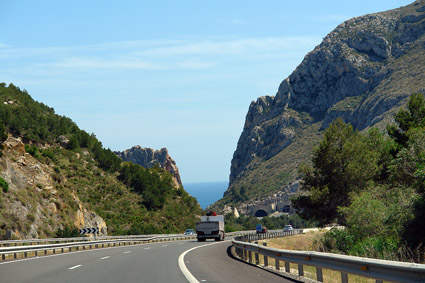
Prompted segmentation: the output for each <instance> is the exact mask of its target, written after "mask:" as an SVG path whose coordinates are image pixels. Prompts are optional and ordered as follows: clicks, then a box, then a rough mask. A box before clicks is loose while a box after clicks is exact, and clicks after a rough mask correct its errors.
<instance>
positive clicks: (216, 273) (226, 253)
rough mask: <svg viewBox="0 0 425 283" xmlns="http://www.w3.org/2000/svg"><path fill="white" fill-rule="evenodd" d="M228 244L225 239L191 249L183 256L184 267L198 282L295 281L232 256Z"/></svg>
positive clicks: (269, 282)
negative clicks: (214, 243) (217, 242)
mask: <svg viewBox="0 0 425 283" xmlns="http://www.w3.org/2000/svg"><path fill="white" fill-rule="evenodd" d="M230 246H231V242H230V241H226V242H220V243H219V244H216V245H209V246H205V247H201V248H198V249H195V250H192V251H190V252H189V253H188V254H186V256H185V258H184V260H185V264H186V267H187V268H188V269H189V271H190V272H191V273H192V275H193V276H194V277H195V278H196V279H197V281H199V282H238V283H239V282H244V283H260V282H267V283H273V282H280V283H281V282H296V281H294V280H291V279H286V278H284V277H281V276H279V275H276V274H274V273H271V272H269V271H266V270H263V269H260V268H257V267H253V266H250V265H248V264H246V263H243V262H241V261H239V260H236V259H234V258H232V257H231V255H230V250H229V248H230Z"/></svg>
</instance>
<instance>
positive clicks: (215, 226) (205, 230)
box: [196, 215, 225, 242]
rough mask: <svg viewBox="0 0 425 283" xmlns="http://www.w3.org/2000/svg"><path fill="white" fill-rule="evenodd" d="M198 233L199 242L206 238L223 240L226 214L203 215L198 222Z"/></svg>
mask: <svg viewBox="0 0 425 283" xmlns="http://www.w3.org/2000/svg"><path fill="white" fill-rule="evenodd" d="M196 235H197V238H198V242H204V241H205V240H206V239H214V240H216V241H223V240H224V237H225V233H224V216H223V215H217V216H201V221H200V222H196Z"/></svg>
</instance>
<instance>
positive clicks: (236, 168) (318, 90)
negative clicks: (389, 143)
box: [228, 0, 425, 193]
mask: <svg viewBox="0 0 425 283" xmlns="http://www.w3.org/2000/svg"><path fill="white" fill-rule="evenodd" d="M424 34H425V1H423V0H420V1H416V2H414V3H412V4H411V5H408V6H406V7H401V8H399V9H394V10H390V11H387V12H382V13H376V14H370V15H365V16H361V17H357V18H353V19H350V20H348V21H346V22H344V23H342V24H340V25H339V26H338V27H337V28H335V30H333V31H332V32H331V33H329V34H328V35H327V36H326V37H325V38H324V39H323V41H322V43H321V44H320V45H318V46H317V47H316V48H315V49H314V50H313V51H311V52H310V53H308V54H307V55H306V56H305V58H304V60H303V61H302V63H301V64H300V65H299V66H298V67H297V68H296V70H295V71H294V72H293V73H292V74H291V75H290V76H289V77H288V78H286V79H284V80H283V81H282V83H281V84H280V86H279V88H278V91H277V93H276V95H275V96H263V97H260V98H258V99H257V101H253V102H252V103H251V105H250V106H249V110H248V114H247V116H246V121H245V125H244V128H243V132H242V134H241V136H240V138H239V141H238V144H237V149H236V151H235V153H234V155H233V159H232V162H231V172H230V188H231V187H232V186H237V185H239V184H242V183H244V184H246V183H251V184H250V185H251V187H253V186H256V185H257V184H258V183H260V182H263V181H264V180H262V179H261V178H259V177H258V176H259V175H261V174H262V175H264V172H266V171H265V169H264V167H267V166H268V167H269V172H272V171H271V170H273V169H272V166H276V164H278V163H279V162H282V163H285V162H286V163H287V164H288V162H292V163H291V164H290V166H289V167H291V168H292V169H291V168H285V170H287V172H290V171H291V172H295V171H296V170H294V168H296V167H297V166H298V165H299V163H300V162H302V161H303V160H294V159H295V158H291V160H280V161H279V162H278V161H277V160H276V159H278V158H283V155H285V154H286V155H285V156H286V158H288V156H289V155H290V154H289V153H288V152H287V151H288V150H292V151H293V150H294V149H295V150H300V152H302V151H305V148H306V147H305V146H309V147H310V148H311V147H312V142H310V144H308V143H307V142H306V140H308V139H309V137H312V136H315V135H320V134H321V133H323V130H324V129H325V128H326V127H327V126H328V125H329V124H330V123H331V122H332V121H333V120H334V119H335V118H337V117H341V118H343V119H344V121H345V122H346V123H351V124H352V125H353V127H355V128H356V129H359V130H364V129H367V128H369V127H372V126H376V127H379V128H384V127H385V124H386V123H388V122H390V121H391V120H392V119H393V115H394V112H395V111H396V110H397V109H398V108H399V107H401V106H403V105H404V104H405V102H406V101H407V98H408V97H409V95H411V94H412V93H415V92H423V91H424V89H425V67H424V66H425V36H424ZM317 125H319V126H317ZM313 128H314V129H313ZM291 145H292V146H291ZM310 150H311V149H310ZM285 151H286V153H285ZM279 156H281V157H279ZM291 156H292V157H293V156H294V155H291ZM305 156H308V154H305ZM304 161H306V160H305V159H304ZM267 162H271V163H273V164H269V165H267V166H266V165H264V164H266V163H267ZM262 165H264V166H262ZM260 169H261V170H263V171H262V173H261V174H260V173H258V174H256V178H254V177H252V176H253V175H255V174H254V172H255V170H257V171H258V170H260ZM280 173H281V172H275V173H273V174H272V173H270V174H271V175H273V176H269V180H270V179H272V178H275V179H276V178H277V177H276V176H277V175H278V174H280ZM291 174H292V176H291V180H292V182H294V181H295V178H296V176H295V175H294V173H291ZM249 175H251V179H249V180H248V179H247V178H248V176H249ZM285 181H287V180H285ZM278 183H279V181H276V182H274V183H273V186H274V187H273V188H268V190H267V191H268V192H269V193H275V192H276V191H279V190H281V189H282V187H283V186H281V185H279V184H278ZM281 183H282V182H281ZM276 184H277V185H276ZM230 188H229V190H228V192H229V191H230Z"/></svg>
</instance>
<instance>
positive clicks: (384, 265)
mask: <svg viewBox="0 0 425 283" xmlns="http://www.w3.org/2000/svg"><path fill="white" fill-rule="evenodd" d="M299 231H302V230H299ZM284 233H285V232H282V233H277V234H276V233H270V235H261V234H260V235H255V234H252V235H245V236H242V237H236V238H235V239H234V240H233V246H234V247H235V249H236V254H237V255H238V256H239V257H240V258H241V259H242V260H244V261H247V262H249V263H251V264H255V265H259V255H262V256H263V258H264V266H268V258H274V259H275V267H274V268H275V270H278V271H280V262H281V261H283V262H284V263H285V272H287V273H290V265H289V263H295V264H298V275H299V276H304V268H303V266H305V265H306V266H313V267H316V278H317V281H320V282H323V275H322V274H323V273H322V269H332V270H336V271H338V272H341V282H343V283H346V282H348V273H350V274H355V275H359V276H362V277H367V278H372V279H375V280H376V282H377V283H382V282H383V281H384V280H385V281H390V282H425V264H417V263H407V262H397V261H389V260H379V259H371V258H363V257H354V256H346V255H338V254H330V253H321V252H307V251H291V250H281V249H274V248H268V247H266V246H260V245H258V244H254V243H250V242H251V241H256V240H260V239H266V238H273V237H277V236H278V235H284V236H288V235H293V234H295V232H294V233H293V234H284ZM296 233H300V232H296ZM301 233H302V232H301ZM279 237H280V236H279ZM253 254H254V258H255V262H254V259H253Z"/></svg>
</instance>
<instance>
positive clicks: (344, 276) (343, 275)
mask: <svg viewBox="0 0 425 283" xmlns="http://www.w3.org/2000/svg"><path fill="white" fill-rule="evenodd" d="M341 283H348V274H347V273H345V272H341Z"/></svg>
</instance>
